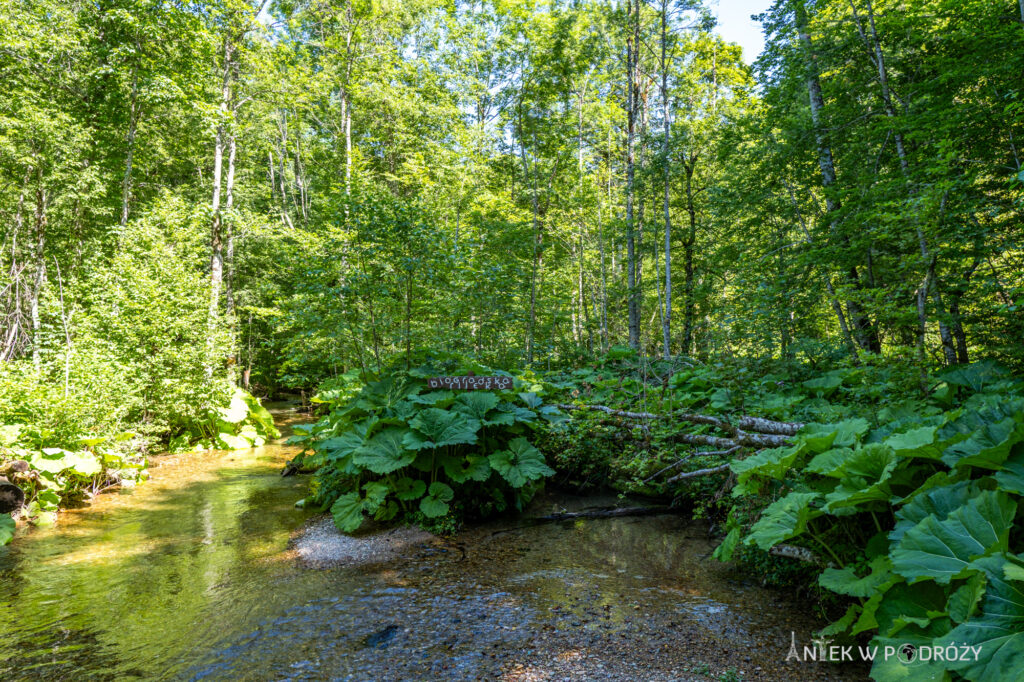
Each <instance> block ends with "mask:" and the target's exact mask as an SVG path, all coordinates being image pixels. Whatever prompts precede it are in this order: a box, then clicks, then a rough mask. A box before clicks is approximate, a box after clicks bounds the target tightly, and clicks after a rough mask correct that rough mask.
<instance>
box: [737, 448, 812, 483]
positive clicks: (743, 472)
mask: <svg viewBox="0 0 1024 682" xmlns="http://www.w3.org/2000/svg"><path fill="white" fill-rule="evenodd" d="M802 449H803V448H802V447H801V446H797V445H790V446H785V447H781V448H771V449H768V450H762V451H760V452H758V453H757V454H756V455H752V456H750V457H747V458H746V459H734V460H733V461H732V463H731V464H730V465H729V468H730V469H732V470H733V473H735V474H736V478H737V481H738V482H739V483H744V482H746V481H747V480H749V479H750V478H751V477H752V476H755V475H757V476H765V477H767V478H774V479H779V480H781V479H782V478H784V477H785V475H786V472H787V471H789V469H790V467H792V466H793V462H794V461H796V458H797V456H798V455H799V454H800V452H801V451H802Z"/></svg>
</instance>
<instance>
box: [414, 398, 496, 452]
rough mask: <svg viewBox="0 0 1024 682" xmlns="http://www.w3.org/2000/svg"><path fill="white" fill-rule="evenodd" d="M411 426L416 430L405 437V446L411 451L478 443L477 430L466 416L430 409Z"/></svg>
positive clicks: (423, 411) (421, 412) (421, 414)
mask: <svg viewBox="0 0 1024 682" xmlns="http://www.w3.org/2000/svg"><path fill="white" fill-rule="evenodd" d="M409 425H410V426H411V427H413V429H414V430H413V431H410V432H409V433H407V434H406V435H405V438H404V439H403V444H404V445H405V447H406V448H408V449H410V450H422V449H424V448H438V447H442V446H445V445H461V444H468V443H475V442H476V430H477V429H475V428H473V424H471V423H470V421H469V419H468V418H467V417H466V415H464V414H459V413H458V412H449V411H447V410H441V409H438V408H436V407H429V408H427V409H425V410H421V411H420V413H419V414H418V415H416V418H415V419H413V420H412V421H411V422H409ZM477 428H479V424H477Z"/></svg>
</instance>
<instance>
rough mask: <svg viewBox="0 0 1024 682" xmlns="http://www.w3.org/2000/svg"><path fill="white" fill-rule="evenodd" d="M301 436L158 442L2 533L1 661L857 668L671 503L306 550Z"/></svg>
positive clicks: (122, 673) (130, 670)
mask: <svg viewBox="0 0 1024 682" xmlns="http://www.w3.org/2000/svg"><path fill="white" fill-rule="evenodd" d="M279 416H280V415H279ZM284 420H285V421H287V420H288V419H287V415H285V419H284ZM292 454H293V450H291V449H290V448H288V447H285V446H282V445H268V446H265V447H262V448H257V449H253V450H248V451H236V452H217V453H206V454H200V455H185V456H168V457H163V458H158V459H157V461H156V462H155V465H154V467H153V470H152V477H151V479H150V481H148V482H147V483H146V484H144V485H142V486H140V487H139V488H137V489H135V490H133V491H130V492H124V493H120V494H113V495H104V496H101V497H100V498H99V499H98V500H97V501H96V503H94V504H93V505H92V506H91V507H89V508H86V509H82V510H77V511H71V512H68V513H66V514H63V515H62V517H61V520H60V522H59V523H58V524H57V525H56V526H55V527H53V528H47V529H35V530H32V531H31V532H28V533H27V534H25V533H23V534H22V536H21V537H19V538H17V539H16V540H15V541H14V543H13V544H12V545H10V546H8V547H7V548H0V586H2V591H0V679H3V680H42V679H45V680H55V679H69V680H81V679H95V680H106V679H110V680H124V679H197V680H199V679H203V680H205V679H252V680H263V679H276V680H280V679H303V680H305V679H310V680H313V679H356V680H383V679H395V680H406V679H417V680H419V679H423V680H427V679H440V678H445V679H509V680H520V679H521V680H532V679H566V678H568V679H623V680H627V679H718V678H719V676H720V675H722V674H725V673H727V672H728V671H733V672H736V673H740V672H741V671H742V673H743V676H744V677H753V678H754V679H794V678H795V679H810V678H817V677H834V676H836V675H837V673H839V672H840V671H837V670H836V669H834V668H827V667H815V668H806V667H805V668H791V667H787V666H786V665H784V664H783V660H784V658H785V655H786V651H787V649H788V646H789V642H790V637H791V635H790V632H791V631H795V632H796V633H797V637H798V639H799V640H800V641H801V642H806V641H808V640H809V638H810V636H811V632H812V631H813V630H814V629H815V628H817V627H820V625H821V623H819V622H818V621H816V620H814V619H813V618H812V617H811V615H810V613H809V611H810V608H809V606H808V605H807V604H801V603H799V602H796V601H790V600H787V599H786V598H785V597H784V596H783V595H781V594H780V593H778V592H776V591H771V590H765V589H762V588H760V587H758V586H756V585H753V584H750V583H748V582H745V580H746V578H744V577H743V576H740V575H737V574H734V573H732V572H730V571H729V569H728V568H727V567H724V566H722V565H721V564H719V563H718V562H716V561H714V560H713V559H711V558H710V557H709V553H710V551H711V549H712V547H713V544H712V543H711V542H709V541H708V540H707V538H706V533H705V532H704V529H703V527H702V526H701V525H700V524H697V523H694V522H690V521H687V520H685V519H682V518H679V517H675V516H660V517H646V518H632V519H631V518H621V519H607V520H585V521H575V522H563V523H556V524H544V525H538V526H531V527H519V528H517V527H516V525H517V522H516V520H515V519H504V520H499V521H497V522H494V523H492V524H490V525H488V526H485V527H479V528H475V529H471V530H468V531H466V532H465V533H463V534H461V535H460V536H459V537H457V538H455V539H453V540H448V541H434V542H430V543H425V544H423V545H421V546H418V547H416V548H415V550H414V551H413V552H412V554H411V555H410V556H407V557H404V558H402V559H401V560H397V561H392V562H389V563H385V564H378V565H375V566H364V567H347V568H335V569H328V570H309V569H306V568H303V567H302V566H300V565H299V564H298V563H297V561H296V560H295V558H294V554H293V553H292V552H289V551H288V542H289V539H290V537H291V536H292V535H293V533H294V532H295V531H296V530H297V529H299V528H300V527H301V526H302V525H303V524H304V522H305V521H306V520H307V519H308V517H309V513H308V512H303V511H301V510H297V509H295V508H294V506H293V505H294V502H295V501H296V500H297V499H299V498H301V497H303V496H304V495H305V492H306V485H307V481H306V480H305V479H304V478H303V477H289V478H281V477H280V476H279V475H278V472H279V471H280V469H281V467H282V465H283V463H284V462H285V461H286V460H287V459H289V458H290V457H291V456H292ZM594 503H595V500H592V499H581V500H573V499H568V498H557V499H553V498H549V499H547V500H542V501H539V502H538V504H537V507H538V508H537V509H535V510H534V511H535V512H540V513H546V512H548V511H549V510H550V509H551V508H553V507H555V506H557V507H562V506H569V507H573V506H575V507H582V506H586V505H590V504H594ZM842 672H843V674H844V676H846V677H852V678H857V677H860V676H861V675H862V673H863V672H864V671H863V670H860V669H856V670H852V671H842Z"/></svg>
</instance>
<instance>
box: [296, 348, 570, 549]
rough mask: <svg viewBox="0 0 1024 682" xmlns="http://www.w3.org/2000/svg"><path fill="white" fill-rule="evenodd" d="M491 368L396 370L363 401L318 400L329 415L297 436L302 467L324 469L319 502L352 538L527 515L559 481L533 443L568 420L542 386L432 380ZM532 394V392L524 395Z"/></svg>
mask: <svg viewBox="0 0 1024 682" xmlns="http://www.w3.org/2000/svg"><path fill="white" fill-rule="evenodd" d="M470 368H471V369H473V370H474V371H475V372H477V373H478V374H485V373H491V371H490V370H489V369H487V368H486V367H482V366H480V365H476V364H473V365H471V366H470V367H466V366H463V367H452V366H451V365H450V364H449V365H438V364H434V365H426V366H421V367H417V368H415V369H412V370H409V371H406V370H404V369H392V370H389V371H387V372H385V373H384V375H383V376H381V377H380V378H377V379H373V380H371V381H369V383H367V384H366V385H365V386H364V387H363V388H362V389H361V390H360V391H359V392H358V393H357V394H355V395H354V396H352V397H348V395H347V393H346V392H342V393H341V394H340V395H339V397H338V398H337V399H332V398H331V397H329V396H330V395H331V393H330V392H325V393H324V394H321V395H320V396H319V398H318V400H320V401H324V402H326V403H327V404H328V405H329V406H330V412H329V413H328V415H327V416H326V417H324V418H323V419H321V420H320V421H319V422H318V423H317V424H315V425H314V426H312V427H310V428H309V429H306V430H300V431H299V432H298V433H297V435H296V436H294V437H293V438H292V442H295V443H301V444H303V445H305V446H306V448H307V450H306V452H305V454H304V455H303V456H302V457H301V458H300V463H301V464H302V465H303V466H307V467H316V468H317V469H318V471H317V474H316V476H315V477H314V481H313V485H312V495H311V499H312V502H313V503H315V504H319V505H321V506H322V507H323V508H325V509H326V508H328V507H329V508H330V510H331V513H332V515H333V516H334V520H335V523H336V524H337V526H338V528H340V529H341V530H343V531H346V532H351V531H354V530H356V529H358V528H359V527H360V526H361V525H362V524H363V522H364V521H365V519H366V518H367V517H373V518H374V519H377V520H380V521H390V520H392V519H395V518H398V517H402V518H405V519H406V520H409V521H416V520H417V519H419V520H421V521H422V520H427V521H428V522H429V524H431V525H433V524H437V523H438V520H441V519H444V518H445V517H450V516H451V517H460V518H461V517H466V516H485V515H487V514H489V513H493V512H499V511H502V510H504V509H506V508H507V507H508V506H509V505H511V506H514V507H516V508H521V507H522V505H523V504H524V503H525V502H526V501H528V500H529V499H530V497H531V496H532V495H533V494H534V493H535V492H536V490H537V489H538V488H539V486H540V484H541V482H542V480H543V479H544V478H545V477H547V476H550V475H551V474H553V473H554V472H553V471H552V470H551V469H550V468H549V467H548V466H547V464H546V463H545V460H544V456H543V455H542V454H541V452H540V451H539V450H538V449H537V448H536V447H534V446H533V444H532V443H531V442H530V440H529V438H528V436H529V435H530V434H531V433H532V432H533V430H534V429H535V428H536V427H537V426H538V425H539V424H540V423H553V422H560V421H562V420H564V415H562V413H561V412H560V411H559V410H558V408H556V407H554V406H552V405H546V404H544V401H543V399H542V398H540V397H539V396H538V394H537V393H536V392H535V390H542V388H543V387H542V386H541V385H539V384H537V385H534V384H531V383H530V382H529V381H528V380H525V379H523V378H516V379H515V381H514V388H513V390H508V391H497V390H495V391H483V390H478V391H466V392H455V391H450V390H430V389H429V388H428V387H427V380H426V379H427V377H429V376H431V375H434V374H444V373H462V372H465V371H466V369H470ZM526 389H535V390H526Z"/></svg>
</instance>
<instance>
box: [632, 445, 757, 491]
mask: <svg viewBox="0 0 1024 682" xmlns="http://www.w3.org/2000/svg"><path fill="white" fill-rule="evenodd" d="M741 449H743V448H742V446H740V445H736V446H734V447H731V448H729V449H728V450H706V451H704V452H691V453H690V454H689V455H687V456H686V457H683V458H682V459H680V460H676V461H675V462H673V463H672V464H669V465H668V466H667V467H665V468H664V469H661V470H660V471H658V472H657V473H654V474H651V475H650V476H648V477H647V478H645V479H644V483H650V482H651V481H653V480H654V479H656V478H657V477H658V476H661V475H662V474H666V473H668V472H669V471H672V470H673V469H675V468H676V467H677V466H679V465H681V464H685V463H686V462H688V461H689V460H691V459H692V458H694V457H695V456H697V455H700V456H702V457H728V456H729V455H732V454H735V453H736V452H739V451H740V450H741Z"/></svg>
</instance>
